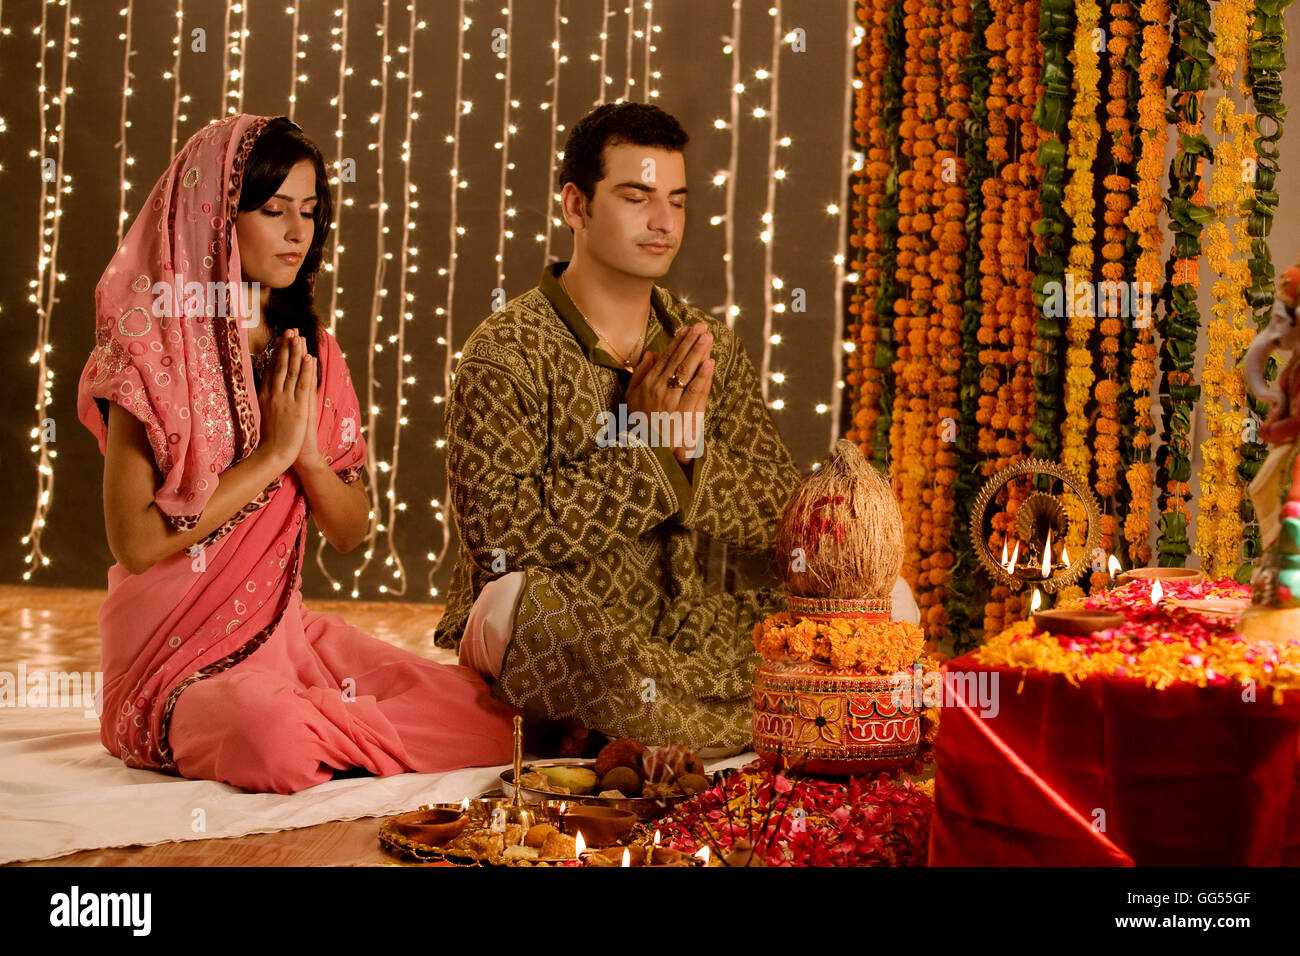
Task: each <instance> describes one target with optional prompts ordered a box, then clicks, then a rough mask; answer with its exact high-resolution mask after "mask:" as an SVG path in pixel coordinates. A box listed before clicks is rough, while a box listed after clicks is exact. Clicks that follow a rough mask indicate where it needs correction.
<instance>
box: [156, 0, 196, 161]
mask: <svg viewBox="0 0 1300 956" xmlns="http://www.w3.org/2000/svg"><path fill="white" fill-rule="evenodd" d="M184 18H185V3H184V0H176V32H175V33H173V34H172V66H171V69H170V70H167V71H165V72H164V73H163V79H164V80H171V81H172V127H171V130H172V132H171V144H170V145H171V155H173V156H175V155H176V143H177V136H178V135H179V131H180V124H181V123H182V122H184V121H185V120H187V119H188V118H189V117H188V116H186V115H184V114H182V113H181V103H188V102H189V101H190V98H189V96H188V95H184V96H182V94H181V27H182V21H183V20H184Z"/></svg>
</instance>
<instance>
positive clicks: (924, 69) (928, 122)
mask: <svg viewBox="0 0 1300 956" xmlns="http://www.w3.org/2000/svg"><path fill="white" fill-rule="evenodd" d="M926 5H927V0H903V13H904V15H903V30H904V38H905V43H906V46H905V58H904V68H905V76H904V79H903V117H902V124H901V127H900V130H899V132H900V138H901V147H900V148H901V151H902V153H903V155H904V156H905V157H907V161H908V168H906V169H903V170H902V171H901V172H900V173H899V175H898V181H899V187H900V188H899V198H898V212H899V220H898V229H899V239H898V250H899V251H898V267H897V270H896V273H895V274H896V278H897V280H898V284H899V295H898V298H897V299H896V300H895V303H894V314H895V318H894V338H895V342H896V343H897V346H898V348H897V353H896V357H895V360H894V369H893V371H894V387H895V393H896V397H895V403H896V408H895V412H894V416H893V421H892V422H891V425H890V435H889V447H890V450H891V458H892V461H893V465H894V467H893V469H892V472H891V477H892V481H893V488H894V494H895V495H896V496H897V498H898V500H899V507H900V508H901V510H902V514H903V527H904V529H905V532H904V536H903V538H904V554H903V570H902V574H903V577H904V578H905V579H906V580H907V583H908V584H909V585H910V586H911V588H912V590H913V592H916V591H918V590H919V589H920V583H921V582H920V579H919V575H920V570H921V540H922V537H923V534H922V533H923V528H922V511H923V502H922V491H923V489H924V488H925V487H926V486H927V484H928V482H927V476H926V471H925V463H924V461H923V458H922V445H923V443H924V441H925V433H926V427H925V421H926V399H925V393H924V386H925V379H926V374H927V370H926V363H925V349H926V317H927V316H928V314H929V297H930V278H929V275H928V273H927V269H928V260H929V253H930V244H929V238H930V228H931V226H932V220H931V215H930V206H929V200H930V196H929V192H930V190H929V176H930V175H931V170H930V166H931V159H932V157H933V155H934V142H933V137H934V129H933V125H932V124H933V120H934V118H935V116H934V112H933V111H934V103H935V101H936V97H935V91H936V90H937V89H938V81H937V79H936V78H935V69H934V67H933V59H934V58H933V57H927V56H926V55H925V49H926V42H925V39H924V35H923V30H924V23H925V21H924V20H923V12H924V10H925V7H926ZM918 602H919V598H918Z"/></svg>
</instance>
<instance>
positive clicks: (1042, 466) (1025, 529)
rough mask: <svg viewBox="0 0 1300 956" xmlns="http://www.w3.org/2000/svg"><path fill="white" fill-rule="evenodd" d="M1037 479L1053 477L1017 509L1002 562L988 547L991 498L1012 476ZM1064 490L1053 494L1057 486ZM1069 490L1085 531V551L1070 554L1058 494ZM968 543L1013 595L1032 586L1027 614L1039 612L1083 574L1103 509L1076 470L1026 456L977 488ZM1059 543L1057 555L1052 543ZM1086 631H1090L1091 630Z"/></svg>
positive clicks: (1095, 542)
mask: <svg viewBox="0 0 1300 956" xmlns="http://www.w3.org/2000/svg"><path fill="white" fill-rule="evenodd" d="M1027 475H1037V476H1040V477H1046V478H1049V479H1051V480H1050V481H1049V482H1047V488H1046V490H1039V491H1036V492H1034V493H1033V494H1031V495H1029V497H1027V498H1026V499H1025V500H1024V501H1023V502H1021V504H1020V507H1019V509H1017V511H1016V522H1015V538H1014V544H1013V545H1011V546H1010V550H1008V545H1007V544H1006V543H1005V542H1004V544H1003V548H1002V558H1001V560H999V559H998V556H997V555H996V554H994V553H993V550H992V548H990V547H989V535H990V533H991V531H992V516H991V514H990V510H991V506H992V507H996V506H995V505H994V499H995V498H996V497H997V496H998V493H999V492H1001V491H1002V489H1003V488H1005V487H1006V486H1007V485H1008V484H1010V483H1011V482H1012V481H1014V480H1015V479H1016V478H1021V477H1024V476H1027ZM1058 483H1059V484H1061V485H1062V486H1064V487H1063V488H1062V489H1061V491H1059V492H1055V493H1053V490H1052V489H1053V488H1055V487H1056V485H1057V484H1058ZM1067 489H1068V491H1069V492H1070V493H1072V494H1073V495H1074V496H1075V497H1076V498H1077V499H1078V500H1079V501H1080V502H1081V503H1082V504H1083V509H1084V517H1085V527H1086V533H1085V538H1084V545H1083V548H1082V549H1080V551H1079V553H1077V554H1075V555H1073V556H1071V555H1070V553H1069V551H1068V549H1067V548H1066V547H1065V544H1064V542H1065V540H1066V538H1067V537H1068V535H1069V532H1070V519H1069V515H1068V513H1067V511H1066V508H1065V504H1064V502H1063V501H1062V499H1061V495H1063V494H1065V491H1066V490H1067ZM970 533H971V544H972V545H973V546H974V548H975V554H976V556H977V557H978V558H979V561H980V564H982V565H983V566H984V568H985V570H987V571H988V572H989V574H990V575H991V576H992V577H993V579H994V580H995V581H997V582H998V583H1000V584H1003V585H1006V586H1007V587H1008V588H1010V589H1011V590H1012V591H1019V590H1020V589H1021V588H1023V587H1025V586H1026V585H1032V586H1033V588H1034V594H1033V603H1032V604H1031V607H1030V613H1033V614H1037V612H1038V611H1039V608H1040V607H1041V606H1042V605H1043V604H1044V603H1046V600H1047V597H1046V596H1050V595H1052V594H1054V593H1056V592H1057V591H1059V590H1061V589H1062V588H1065V587H1068V586H1070V585H1071V584H1073V583H1074V582H1076V581H1078V580H1079V578H1081V577H1082V576H1083V574H1084V572H1085V571H1086V570H1087V567H1088V556H1089V555H1090V554H1092V553H1093V552H1094V550H1096V548H1097V545H1098V544H1099V543H1100V542H1101V506H1100V505H1099V504H1098V503H1097V499H1096V497H1095V496H1094V495H1093V493H1092V489H1091V488H1089V487H1088V483H1087V482H1086V481H1085V480H1084V479H1082V478H1081V477H1079V476H1078V475H1076V474H1075V473H1074V472H1072V471H1070V470H1069V469H1067V468H1065V467H1064V466H1063V465H1059V464H1056V463H1055V462H1050V461H1042V460H1041V459H1037V458H1030V459H1027V460H1025V461H1021V462H1017V463H1016V464H1014V465H1010V466H1009V467H1007V468H1003V469H1002V470H1001V471H999V472H997V473H996V474H994V475H993V476H992V477H991V478H989V480H988V481H987V482H986V483H985V484H984V487H983V488H981V489H980V492H979V495H978V496H976V499H975V504H974V507H973V508H972V509H971V525H970ZM1057 544H1059V545H1060V546H1061V547H1060V554H1059V556H1058V555H1057V552H1056V549H1055V547H1054V545H1057ZM1056 626H1058V627H1070V626H1074V627H1083V626H1085V625H1084V624H1083V623H1074V624H1071V623H1062V622H1061V621H1059V620H1058V622H1057V625H1056ZM1088 633H1091V632H1090V631H1089V632H1088Z"/></svg>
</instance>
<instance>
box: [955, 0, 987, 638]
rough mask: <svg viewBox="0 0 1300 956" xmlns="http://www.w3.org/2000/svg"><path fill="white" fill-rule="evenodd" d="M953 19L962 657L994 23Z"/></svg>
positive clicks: (964, 2)
mask: <svg viewBox="0 0 1300 956" xmlns="http://www.w3.org/2000/svg"><path fill="white" fill-rule="evenodd" d="M954 19H955V21H956V23H957V24H959V25H963V26H965V27H966V28H967V29H968V30H969V31H970V32H969V45H968V46H967V49H966V52H965V58H964V62H963V64H962V69H961V73H960V74H959V76H960V79H961V88H960V89H958V90H956V91H955V92H956V93H957V95H960V93H961V92H964V91H968V94H969V103H970V109H969V112H970V115H969V117H968V118H967V119H966V120H965V128H966V141H965V147H966V148H965V154H964V159H965V164H966V169H967V173H966V177H965V194H966V222H965V229H966V257H965V263H964V282H963V288H962V318H961V351H962V366H961V373H960V378H959V388H960V409H959V411H958V418H957V440H956V443H955V445H956V447H955V452H956V455H957V458H958V461H959V462H960V465H959V467H958V468H957V470H956V471H957V474H956V477H955V478H954V480H953V483H952V498H953V519H952V531H951V535H950V538H949V541H950V544H951V548H952V552H953V567H952V573H951V574H950V576H949V578H948V597H947V604H946V610H947V618H948V627H949V631H950V633H951V634H952V636H953V639H954V644H953V649H954V652H955V653H957V654H962V653H965V652H966V651H967V650H969V649H970V648H971V647H972V646H973V645H974V640H973V639H972V638H973V634H972V631H973V630H974V628H975V624H976V621H975V618H974V614H975V611H974V608H973V604H974V594H975V587H974V585H975V567H976V558H975V550H974V548H973V546H972V545H971V540H970V509H971V505H972V503H973V502H974V500H975V495H976V493H977V492H978V489H979V484H980V472H979V469H978V460H979V456H982V454H983V451H982V449H981V448H980V447H979V444H978V435H979V432H980V430H981V423H980V419H979V413H978V411H977V409H978V401H979V399H980V369H981V368H982V362H980V361H977V360H976V359H977V356H978V353H979V352H980V348H981V343H980V338H979V331H980V321H981V318H982V315H983V300H982V298H981V272H982V269H983V264H984V256H983V254H982V249H981V246H980V243H981V231H980V223H981V222H982V221H983V218H984V212H985V209H984V190H983V184H984V183H985V182H987V181H989V180H990V178H991V177H992V176H993V165H992V163H990V162H989V156H988V145H987V140H988V137H989V126H988V103H987V98H988V95H989V86H990V80H991V75H990V72H989V57H990V51H989V49H988V46H987V45H986V42H985V31H986V30H987V29H988V26H989V24H990V23H991V22H992V20H993V12H992V10H990V9H989V4H988V0H955V4H954Z"/></svg>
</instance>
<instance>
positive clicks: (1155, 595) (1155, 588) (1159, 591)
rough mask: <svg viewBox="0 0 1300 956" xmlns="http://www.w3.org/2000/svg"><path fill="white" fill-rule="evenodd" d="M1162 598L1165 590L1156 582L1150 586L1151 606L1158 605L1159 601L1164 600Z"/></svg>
mask: <svg viewBox="0 0 1300 956" xmlns="http://www.w3.org/2000/svg"><path fill="white" fill-rule="evenodd" d="M1164 596H1165V589H1164V588H1162V587H1161V586H1160V582H1159V581H1156V582H1155V583H1154V584H1152V585H1151V603H1152V604H1159V603H1160V601H1161V600H1162V599H1163V598H1164Z"/></svg>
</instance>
